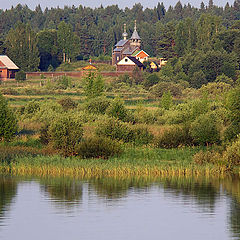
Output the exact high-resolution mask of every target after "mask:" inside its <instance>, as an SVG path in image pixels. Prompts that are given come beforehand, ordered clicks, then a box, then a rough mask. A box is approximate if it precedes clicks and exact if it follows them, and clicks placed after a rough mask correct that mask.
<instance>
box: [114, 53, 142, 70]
mask: <svg viewBox="0 0 240 240" xmlns="http://www.w3.org/2000/svg"><path fill="white" fill-rule="evenodd" d="M136 67H138V68H139V69H140V70H143V69H144V68H145V67H144V65H143V64H142V63H141V62H140V61H139V60H137V59H136V58H135V57H133V56H126V57H124V58H123V59H122V60H121V61H120V62H118V63H117V71H129V72H130V71H133V70H134V69H135V68H136Z"/></svg>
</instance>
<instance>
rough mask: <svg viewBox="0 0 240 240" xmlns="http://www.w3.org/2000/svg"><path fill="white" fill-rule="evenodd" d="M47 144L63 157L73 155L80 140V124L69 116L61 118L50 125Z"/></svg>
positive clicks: (81, 132)
mask: <svg viewBox="0 0 240 240" xmlns="http://www.w3.org/2000/svg"><path fill="white" fill-rule="evenodd" d="M48 136H49V140H50V141H49V142H50V144H51V145H52V146H53V148H54V149H58V150H60V152H61V153H62V154H63V155H64V156H71V155H74V154H75V147H76V145H77V144H78V143H80V141H81V140H82V136H83V129H82V124H81V123H80V122H79V121H77V120H76V119H74V118H71V117H69V116H62V117H60V118H58V119H57V120H55V121H54V122H53V123H51V124H50V126H49V129H48Z"/></svg>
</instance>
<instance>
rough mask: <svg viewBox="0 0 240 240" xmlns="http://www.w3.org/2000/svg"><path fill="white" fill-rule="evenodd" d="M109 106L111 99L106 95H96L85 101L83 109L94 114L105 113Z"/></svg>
mask: <svg viewBox="0 0 240 240" xmlns="http://www.w3.org/2000/svg"><path fill="white" fill-rule="evenodd" d="M109 106H110V100H108V99H107V98H106V97H96V98H92V99H89V100H88V101H87V102H86V103H84V105H83V109H84V110H87V111H88V112H90V113H94V114H104V113H105V112H106V110H107V108H108V107H109Z"/></svg>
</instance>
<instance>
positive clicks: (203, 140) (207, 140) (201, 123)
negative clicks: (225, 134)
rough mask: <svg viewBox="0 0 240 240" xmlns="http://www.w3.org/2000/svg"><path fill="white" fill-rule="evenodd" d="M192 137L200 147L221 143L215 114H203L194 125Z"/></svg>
mask: <svg viewBox="0 0 240 240" xmlns="http://www.w3.org/2000/svg"><path fill="white" fill-rule="evenodd" d="M191 136H192V137H193V139H194V141H195V142H196V143H197V144H200V145H208V144H213V143H219V141H220V131H219V129H218V126H217V122H216V119H215V116H214V115H213V114H209V113H207V114H201V115H200V116H199V117H198V118H196V120H195V121H194V122H193V123H192V126H191Z"/></svg>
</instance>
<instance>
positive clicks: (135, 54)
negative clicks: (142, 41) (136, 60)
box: [132, 50, 149, 57]
mask: <svg viewBox="0 0 240 240" xmlns="http://www.w3.org/2000/svg"><path fill="white" fill-rule="evenodd" d="M140 52H143V53H145V54H146V56H148V57H149V55H148V54H147V53H146V52H145V51H143V50H139V51H135V52H134V53H133V54H132V56H134V57H136V56H137V55H138V54H139V53H140Z"/></svg>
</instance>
